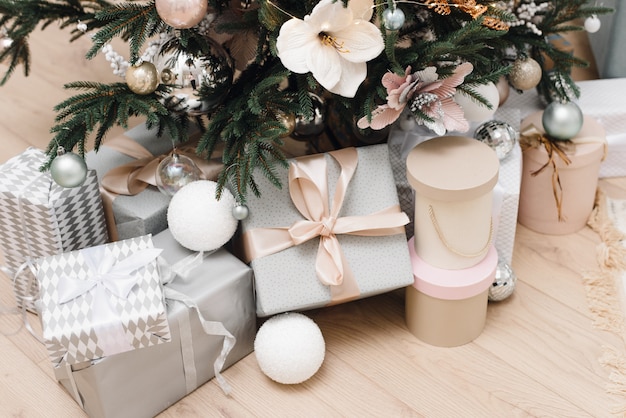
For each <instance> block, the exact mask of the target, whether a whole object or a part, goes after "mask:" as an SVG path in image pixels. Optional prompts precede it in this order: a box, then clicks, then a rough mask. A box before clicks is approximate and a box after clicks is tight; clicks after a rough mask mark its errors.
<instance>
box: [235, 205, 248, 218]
mask: <svg viewBox="0 0 626 418" xmlns="http://www.w3.org/2000/svg"><path fill="white" fill-rule="evenodd" d="M249 214H250V210H249V209H248V207H247V206H246V205H237V206H233V217H234V218H235V219H237V220H238V221H242V220H244V219H246V218H247V217H248V215H249Z"/></svg>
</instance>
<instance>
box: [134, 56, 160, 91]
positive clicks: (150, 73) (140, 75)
mask: <svg viewBox="0 0 626 418" xmlns="http://www.w3.org/2000/svg"><path fill="white" fill-rule="evenodd" d="M126 84H128V88H129V89H130V90H131V91H132V92H133V93H135V94H140V95H145V94H150V93H154V91H155V90H156V88H157V87H158V86H159V74H158V72H157V69H156V67H155V66H154V64H152V63H151V62H147V61H144V62H142V63H141V64H139V65H133V66H131V67H129V68H128V69H127V70H126Z"/></svg>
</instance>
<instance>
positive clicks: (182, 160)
mask: <svg viewBox="0 0 626 418" xmlns="http://www.w3.org/2000/svg"><path fill="white" fill-rule="evenodd" d="M201 177H202V171H200V169H199V168H198V166H197V165H196V163H194V162H193V160H192V159H191V158H189V157H187V156H186V155H181V154H178V153H172V154H171V155H168V156H167V157H165V158H164V159H163V160H162V161H161V162H160V163H159V166H158V167H157V171H156V184H157V187H158V188H159V190H160V191H161V193H163V194H166V195H168V196H174V194H175V193H176V192H177V191H179V190H180V189H181V188H182V187H184V186H186V185H187V184H189V183H191V182H193V181H196V180H200V178H201Z"/></svg>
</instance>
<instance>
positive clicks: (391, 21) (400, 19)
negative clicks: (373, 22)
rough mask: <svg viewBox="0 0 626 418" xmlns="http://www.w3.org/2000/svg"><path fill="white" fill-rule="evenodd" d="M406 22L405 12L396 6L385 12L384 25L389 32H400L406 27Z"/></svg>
mask: <svg viewBox="0 0 626 418" xmlns="http://www.w3.org/2000/svg"><path fill="white" fill-rule="evenodd" d="M404 20H405V16H404V12H403V11H402V10H401V9H399V8H397V7H395V5H394V6H393V7H389V8H388V9H385V10H384V11H383V25H384V26H385V29H387V30H399V29H400V28H401V27H402V25H404Z"/></svg>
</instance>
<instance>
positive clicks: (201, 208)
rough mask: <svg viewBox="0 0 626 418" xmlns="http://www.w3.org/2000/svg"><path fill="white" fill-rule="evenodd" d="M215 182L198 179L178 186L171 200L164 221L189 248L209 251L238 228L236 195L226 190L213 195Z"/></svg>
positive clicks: (222, 242)
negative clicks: (233, 210) (234, 211)
mask: <svg viewBox="0 0 626 418" xmlns="http://www.w3.org/2000/svg"><path fill="white" fill-rule="evenodd" d="M216 190H217V183H216V182H214V181H210V180H198V181H194V182H192V183H189V184H188V185H186V186H184V187H183V188H181V189H180V190H179V191H178V192H177V193H176V194H175V195H174V196H172V200H171V201H170V205H169V207H168V209H167V223H168V225H169V229H170V232H171V233H172V236H173V237H174V239H175V240H176V241H178V243H179V244H180V245H182V246H183V247H185V248H187V249H190V250H192V251H212V250H216V249H218V248H220V247H221V246H223V245H224V244H226V243H227V242H228V240H230V239H231V238H232V237H233V235H235V231H236V230H237V225H238V221H237V219H235V218H233V214H232V208H233V206H234V205H235V198H234V197H233V195H232V193H231V192H230V191H229V190H228V189H223V190H222V195H221V197H220V200H217V198H216V197H215V196H216V194H215V193H216Z"/></svg>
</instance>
